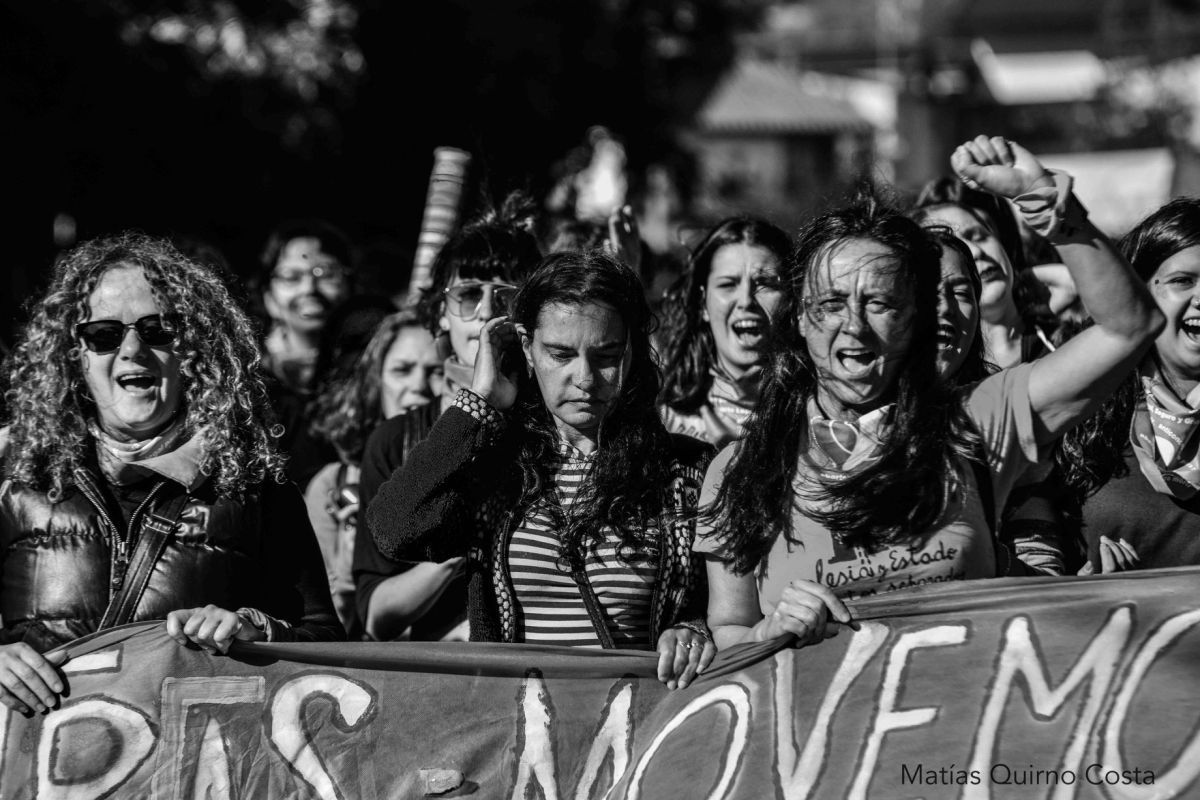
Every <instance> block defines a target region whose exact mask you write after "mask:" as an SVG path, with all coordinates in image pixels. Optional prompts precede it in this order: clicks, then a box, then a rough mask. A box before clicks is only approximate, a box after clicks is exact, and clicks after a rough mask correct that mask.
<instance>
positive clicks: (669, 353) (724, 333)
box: [659, 217, 792, 447]
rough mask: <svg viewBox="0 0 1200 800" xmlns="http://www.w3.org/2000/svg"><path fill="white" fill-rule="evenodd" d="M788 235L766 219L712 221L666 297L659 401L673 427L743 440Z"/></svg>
mask: <svg viewBox="0 0 1200 800" xmlns="http://www.w3.org/2000/svg"><path fill="white" fill-rule="evenodd" d="M791 249H792V243H791V240H790V239H789V238H788V235H787V234H786V233H784V232H783V231H782V230H780V229H779V228H777V227H775V226H774V225H772V224H771V223H769V222H767V221H766V220H762V219H757V218H753V217H731V218H728V219H724V220H722V221H721V222H719V223H717V224H716V225H715V226H714V227H713V228H712V230H710V231H709V232H708V234H707V235H706V236H705V237H704V239H703V240H702V241H701V242H700V244H699V246H698V247H697V248H696V250H695V252H694V253H693V254H692V256H691V259H690V262H689V264H688V270H687V272H686V273H684V278H683V281H682V285H681V286H680V287H679V289H678V290H677V291H676V292H675V293H674V294H673V296H672V297H671V298H669V299H668V301H667V303H666V320H667V322H666V326H665V327H666V329H667V332H666V336H665V337H664V338H665V339H666V341H667V345H666V348H665V352H664V354H663V389H662V396H661V397H660V400H659V402H660V403H661V405H662V415H663V421H664V422H665V423H666V426H667V430H669V431H671V432H672V433H683V434H686V435H688V436H694V437H695V438H697V439H701V440H703V441H706V442H709V443H710V444H713V445H716V446H718V447H723V446H724V445H726V444H728V443H729V442H731V441H733V440H734V439H739V438H741V436H742V434H743V432H744V429H745V426H746V421H747V420H748V419H749V418H750V415H751V414H753V413H754V406H755V405H756V404H757V402H758V390H759V384H760V383H761V381H762V367H763V358H764V354H765V352H766V348H767V333H768V332H769V331H770V328H771V314H772V313H773V312H774V311H775V308H776V307H777V306H778V305H779V298H780V290H779V270H780V267H781V265H782V264H783V262H784V260H785V259H786V258H787V257H788V253H789V252H791Z"/></svg>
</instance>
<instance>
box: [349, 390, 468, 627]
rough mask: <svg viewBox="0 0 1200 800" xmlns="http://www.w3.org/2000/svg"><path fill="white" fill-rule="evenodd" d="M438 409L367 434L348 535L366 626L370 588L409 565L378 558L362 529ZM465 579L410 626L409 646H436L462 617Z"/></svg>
mask: <svg viewBox="0 0 1200 800" xmlns="http://www.w3.org/2000/svg"><path fill="white" fill-rule="evenodd" d="M438 412H439V406H438V404H437V403H431V404H429V405H427V406H423V407H422V408H419V409H414V410H412V411H410V412H408V413H407V414H402V415H400V416H398V417H392V418H391V419H389V420H386V421H384V422H382V423H380V424H379V426H378V427H377V428H376V429H375V430H374V431H372V432H371V436H370V437H369V438H368V439H367V444H366V446H365V447H364V449H363V459H362V465H361V466H362V474H361V475H360V476H359V479H358V494H359V505H358V507H359V515H358V530H357V531H356V532H355V535H354V563H353V571H354V588H355V600H354V604H355V609H356V611H357V613H358V618H359V619H360V620H362V621H363V624H364V625H365V624H366V619H367V609H368V608H369V606H370V603H371V595H372V594H373V593H374V592H375V589H376V587H378V586H379V584H381V583H382V582H383V581H385V580H387V579H388V578H390V577H391V576H393V575H398V574H399V573H401V572H404V571H405V570H407V569H409V567H411V566H412V565H411V564H408V563H401V562H398V561H393V560H392V559H390V558H388V557H387V556H385V555H384V554H383V553H381V552H379V547H378V546H377V545H376V544H375V537H374V536H373V535H372V531H371V528H370V527H369V526H368V523H367V513H366V512H367V509H368V508H370V506H371V501H372V500H373V499H374V498H375V494H376V493H377V492H378V491H379V487H380V486H382V485H383V483H384V481H386V480H387V479H388V478H390V477H391V475H392V473H393V472H395V471H396V470H398V469H400V467H401V466H402V465H403V464H404V459H405V456H407V455H408V453H409V451H410V450H412V448H413V447H414V446H415V445H416V444H417V443H418V442H420V441H421V440H422V439H424V438H425V436H426V434H428V433H429V430H430V429H431V428H432V427H433V423H434V420H436V419H437V415H438ZM466 610H467V583H466V578H464V577H458V578H455V579H454V581H453V582H451V584H450V585H449V586H447V587H446V591H445V592H443V593H442V596H441V597H439V598H438V599H437V601H436V602H435V603H434V604H433V606H432V607H431V608H430V609H429V611H428V612H427V613H426V614H425V616H423V617H422V618H421V619H419V620H417V621H416V622H414V623H413V625H412V630H411V638H412V639H413V640H414V641H436V640H437V639H439V638H441V636H442V634H444V633H445V632H446V631H447V630H448V629H449V628H451V627H453V626H454V625H455V624H456V623H457V622H458V621H459V620H462V619H463V618H464V617H465V616H466Z"/></svg>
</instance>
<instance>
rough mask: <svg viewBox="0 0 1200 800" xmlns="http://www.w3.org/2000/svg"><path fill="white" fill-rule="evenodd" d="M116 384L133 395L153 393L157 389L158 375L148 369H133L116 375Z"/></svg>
mask: <svg viewBox="0 0 1200 800" xmlns="http://www.w3.org/2000/svg"><path fill="white" fill-rule="evenodd" d="M116 382H117V385H118V386H120V387H121V388H122V389H123V390H125V391H126V392H127V393H129V394H131V395H134V396H145V395H151V394H154V393H155V392H156V391H157V389H158V383H159V380H158V375H156V374H155V373H153V372H150V371H149V370H134V371H130V372H125V373H122V374H120V375H118V376H117V377H116Z"/></svg>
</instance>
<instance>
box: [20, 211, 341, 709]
mask: <svg viewBox="0 0 1200 800" xmlns="http://www.w3.org/2000/svg"><path fill="white" fill-rule="evenodd" d="M259 358H260V351H259V349H258V346H257V343H256V341H255V337H254V333H253V328H252V326H251V324H250V321H249V319H248V318H247V317H246V315H245V314H244V313H243V312H242V311H241V310H240V309H239V308H238V306H237V305H236V304H235V303H234V302H233V300H232V298H231V297H230V295H229V293H228V291H227V290H226V289H225V287H224V285H223V284H222V283H221V281H220V280H219V278H218V277H217V276H216V275H215V274H214V273H213V272H212V271H211V270H210V269H209V268H207V267H204V266H201V265H199V264H197V263H195V262H192V261H190V260H188V259H187V258H185V257H184V256H182V255H181V254H180V253H179V252H178V251H177V250H175V249H174V248H173V247H171V246H170V245H169V244H167V243H166V242H164V241H161V240H157V239H152V238H149V237H145V236H142V235H140V234H127V235H123V236H119V237H113V238H109V239H99V240H93V241H90V242H85V243H84V244H81V245H79V246H78V247H76V248H75V249H74V250H72V251H70V252H69V253H67V254H66V255H65V256H64V257H63V258H62V259H61V260H60V261H59V262H58V264H57V266H56V268H55V274H54V278H53V281H52V284H51V286H50V288H49V289H48V291H47V292H46V294H45V296H44V297H43V298H42V299H41V302H40V303H39V304H38V305H37V307H36V309H35V312H34V315H33V319H32V321H31V322H30V323H29V325H28V326H27V327H26V329H25V331H24V334H23V338H22V340H21V342H20V344H19V345H18V346H17V348H16V349H15V351H14V352H13V354H12V356H11V359H10V362H9V365H8V376H7V378H8V383H7V386H8V390H7V392H6V400H7V405H8V414H9V418H8V420H7V421H8V427H7V428H6V429H5V433H6V437H5V439H6V448H5V460H4V475H5V481H4V483H3V486H2V487H0V618H2V619H3V627H2V628H0V641H2V642H3V644H0V702H2V703H4V704H5V705H7V706H9V707H10V708H13V709H16V710H17V711H20V712H22V713H32V712H33V711H45V710H47V709H49V708H52V707H54V706H55V705H56V704H57V702H58V697H59V693H60V692H61V691H62V688H63V683H62V680H61V677H60V676H59V675H58V673H57V672H56V670H55V667H56V666H58V665H59V664H61V659H59V658H56V660H55V663H54V664H51V663H50V662H49V661H47V659H46V658H45V657H44V656H42V655H41V653H43V652H45V651H46V650H49V649H51V648H53V647H55V646H56V645H60V644H63V643H65V642H68V641H70V640H72V639H75V638H77V637H79V636H83V635H85V634H88V633H91V632H93V631H96V630H100V629H104V628H108V627H112V626H114V625H119V624H123V623H126V622H132V621H138V620H151V619H166V621H167V633H168V634H170V635H171V636H173V637H174V638H176V639H177V640H179V641H180V642H181V643H188V642H190V643H194V644H195V645H198V646H200V647H203V648H205V649H207V650H209V651H220V652H224V651H225V650H227V649H228V647H229V645H230V644H231V643H232V642H233V641H234V640H235V639H236V640H241V641H261V640H268V641H271V640H274V641H279V640H290V639H308V640H312V639H338V638H343V637H344V634H342V632H341V626H340V625H339V623H338V621H337V617H336V616H335V615H334V612H333V605H332V602H331V600H330V596H329V587H328V584H327V583H326V580H325V574H324V569H323V565H322V562H321V554H320V551H319V549H318V547H317V543H316V539H315V537H314V536H313V533H312V527H311V526H310V525H309V523H308V517H307V514H306V513H305V509H304V503H303V500H302V499H301V497H300V494H299V491H298V490H297V489H296V488H295V486H293V485H291V484H284V483H282V482H281V481H282V477H283V475H282V460H281V458H280V456H279V455H278V453H277V452H276V450H275V448H274V446H273V444H272V442H271V437H270V435H269V433H268V430H269V427H270V424H271V417H270V411H269V409H268V407H267V404H266V392H265V389H264V387H263V384H262V382H261V379H260V378H258V377H256V373H255V366H256V364H257V363H258V361H259Z"/></svg>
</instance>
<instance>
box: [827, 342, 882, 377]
mask: <svg viewBox="0 0 1200 800" xmlns="http://www.w3.org/2000/svg"><path fill="white" fill-rule="evenodd" d="M834 357H835V358H836V359H837V362H838V364H839V365H840V366H841V368H842V371H843V373H844V374H845V375H846V377H848V378H850V379H851V380H854V379H857V378H864V377H866V376H867V375H870V374H871V372H872V371H873V370H874V368H875V362H876V360H877V359H878V358H879V354H878V353H876V352H875V351H874V350H870V349H868V348H865V347H848V348H843V349H841V350H837V351H836V352H835V353H834Z"/></svg>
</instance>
